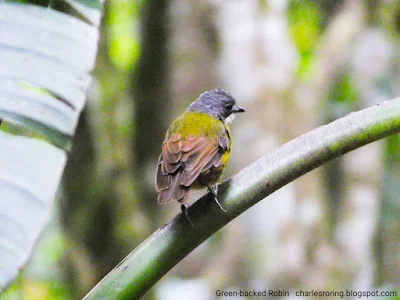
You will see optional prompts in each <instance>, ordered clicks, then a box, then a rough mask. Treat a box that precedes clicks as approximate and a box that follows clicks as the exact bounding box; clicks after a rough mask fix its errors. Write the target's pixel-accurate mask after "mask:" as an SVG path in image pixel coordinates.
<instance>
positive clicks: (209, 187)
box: [207, 184, 227, 212]
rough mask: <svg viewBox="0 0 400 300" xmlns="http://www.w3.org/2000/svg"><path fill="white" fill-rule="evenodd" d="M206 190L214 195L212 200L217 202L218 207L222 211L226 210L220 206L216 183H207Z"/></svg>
mask: <svg viewBox="0 0 400 300" xmlns="http://www.w3.org/2000/svg"><path fill="white" fill-rule="evenodd" d="M207 187H208V190H209V191H210V193H211V194H212V195H213V196H214V200H215V202H216V203H217V204H218V206H219V208H220V209H221V210H222V211H223V212H227V211H226V209H225V208H223V207H222V205H221V203H219V201H218V185H216V184H214V185H208V186H207Z"/></svg>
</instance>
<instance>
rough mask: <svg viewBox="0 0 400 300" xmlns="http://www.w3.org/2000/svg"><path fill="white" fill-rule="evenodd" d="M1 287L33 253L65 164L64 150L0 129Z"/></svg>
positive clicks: (9, 280) (14, 275) (10, 279)
mask: <svg viewBox="0 0 400 300" xmlns="http://www.w3.org/2000/svg"><path fill="white" fill-rule="evenodd" d="M0 145H1V146H0V166H1V169H0V287H2V288H4V287H5V286H7V285H8V284H9V283H10V282H11V281H12V280H13V279H14V278H15V277H16V275H17V274H18V271H19V268H21V266H23V265H24V264H25V262H26V261H27V259H28V258H29V256H30V253H31V251H30V249H32V246H33V245H34V243H35V240H36V239H37V237H38V235H39V233H40V231H41V229H42V228H43V226H44V224H45V222H46V220H47V217H48V214H49V208H50V207H51V204H52V201H53V198H54V195H55V193H56V191H57V186H58V183H59V181H60V177H61V174H62V170H63V168H64V164H65V158H66V154H65V152H64V151H62V150H60V149H58V148H56V147H55V146H52V145H50V144H48V143H45V142H43V141H39V140H35V139H32V138H27V137H18V136H14V135H10V134H7V133H4V132H1V131H0Z"/></svg>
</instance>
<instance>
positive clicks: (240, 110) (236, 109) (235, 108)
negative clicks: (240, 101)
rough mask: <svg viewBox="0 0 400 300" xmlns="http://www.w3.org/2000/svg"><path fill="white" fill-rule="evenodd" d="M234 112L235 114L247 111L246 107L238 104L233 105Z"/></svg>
mask: <svg viewBox="0 0 400 300" xmlns="http://www.w3.org/2000/svg"><path fill="white" fill-rule="evenodd" d="M232 112H233V113H234V114H236V113H241V112H245V110H244V108H242V107H240V106H237V105H236V104H235V105H234V106H233V107H232Z"/></svg>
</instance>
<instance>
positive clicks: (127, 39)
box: [105, 0, 144, 72]
mask: <svg viewBox="0 0 400 300" xmlns="http://www.w3.org/2000/svg"><path fill="white" fill-rule="evenodd" d="M143 2H144V1H120V0H109V1H108V9H109V12H108V13H107V16H106V20H105V22H106V26H107V35H108V38H107V40H108V43H109V44H108V52H109V57H110V60H111V62H112V63H113V64H114V66H115V67H116V68H118V69H119V70H120V71H124V72H127V71H130V70H131V69H132V67H133V66H134V64H135V62H136V61H137V59H138V57H139V54H140V43H139V32H138V17H139V11H140V7H141V5H142V4H143Z"/></svg>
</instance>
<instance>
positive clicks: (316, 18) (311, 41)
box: [287, 1, 322, 78]
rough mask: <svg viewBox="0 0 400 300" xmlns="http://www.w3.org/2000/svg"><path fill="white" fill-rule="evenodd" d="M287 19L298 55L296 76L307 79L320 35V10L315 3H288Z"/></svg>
mask: <svg viewBox="0 0 400 300" xmlns="http://www.w3.org/2000/svg"><path fill="white" fill-rule="evenodd" d="M287 17H288V22H289V29H290V34H291V37H292V39H293V42H294V44H295V45H296V46H297V49H298V50H299V54H300V63H299V66H298V70H297V75H298V76H299V77H300V78H307V76H308V75H309V74H310V72H311V71H312V66H313V62H314V61H313V54H314V51H315V50H316V49H315V47H316V45H317V44H318V40H319V38H320V36H321V33H322V19H321V8H320V7H319V5H318V3H316V2H315V1H290V5H289V9H288V14H287Z"/></svg>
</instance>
